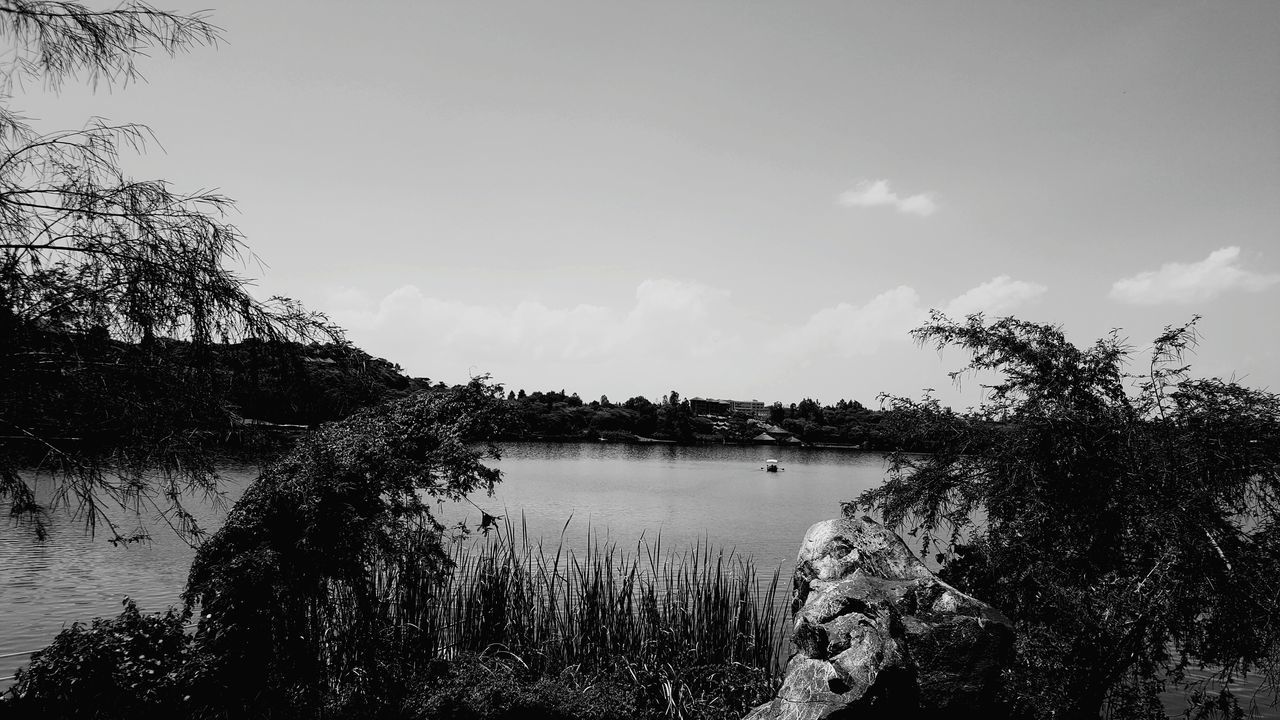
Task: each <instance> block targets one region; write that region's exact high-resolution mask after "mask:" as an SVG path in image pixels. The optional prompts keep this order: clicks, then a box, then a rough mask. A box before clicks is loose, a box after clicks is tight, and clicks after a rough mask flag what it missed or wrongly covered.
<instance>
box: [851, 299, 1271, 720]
mask: <svg viewBox="0 0 1280 720" xmlns="http://www.w3.org/2000/svg"><path fill="white" fill-rule="evenodd" d="M915 335H916V337H917V338H918V339H919V340H920V341H921V342H922V343H923V342H931V343H936V344H937V346H938V347H939V348H941V347H945V346H955V347H959V348H962V349H964V350H966V351H968V352H969V353H971V355H972V358H971V360H970V362H969V363H968V365H967V367H966V368H965V371H973V372H990V371H994V372H995V373H997V374H998V379H997V381H996V382H995V383H994V384H993V385H991V386H990V387H989V388H988V393H989V395H988V399H987V400H986V402H985V403H984V404H983V405H982V406H981V407H979V408H978V409H976V410H972V411H969V412H966V413H955V412H952V411H951V410H950V409H946V408H942V407H940V406H939V404H938V402H937V401H936V400H933V399H928V398H926V399H925V400H923V401H912V400H907V399H901V398H894V399H892V400H891V403H892V406H893V407H894V409H895V410H897V411H898V417H899V418H900V419H901V420H902V421H903V422H902V423H901V425H900V427H899V429H898V432H902V433H916V434H918V436H919V437H920V438H921V439H923V440H926V441H928V442H931V443H934V444H935V446H936V447H937V452H936V453H935V454H932V455H928V456H911V455H907V454H903V453H898V454H896V455H894V456H893V458H892V464H891V472H890V478H889V480H888V481H887V482H886V483H885V484H884V485H882V486H881V487H878V488H875V489H873V490H869V491H867V492H865V493H864V494H863V495H862V496H860V497H859V498H858V499H857V501H856V503H855V505H856V507H855V508H851V510H858V509H863V510H874V511H878V512H879V513H880V514H881V515H882V516H883V517H884V518H885V520H886V521H887V522H889V523H890V524H892V525H896V526H900V527H905V528H907V529H908V530H909V531H910V532H911V534H912V535H914V536H917V537H918V538H919V539H920V542H921V547H922V548H923V549H924V550H925V551H926V552H929V551H932V550H940V551H941V552H940V555H939V559H940V561H943V562H944V563H945V564H944V566H943V570H944V573H943V574H944V577H946V578H948V579H949V580H950V581H952V582H954V583H956V584H957V585H959V586H960V587H962V588H964V589H966V590H968V591H969V592H972V593H973V594H975V595H976V596H978V597H981V598H982V599H984V600H986V601H988V602H990V603H992V604H993V605H995V606H997V607H999V608H1000V609H1001V610H1003V611H1004V612H1005V613H1007V614H1008V615H1009V616H1010V617H1011V618H1013V619H1014V620H1015V623H1016V626H1017V631H1018V665H1017V668H1016V673H1015V675H1016V684H1015V687H1016V689H1017V693H1018V697H1017V698H1016V701H1017V703H1018V704H1019V706H1020V707H1021V709H1022V711H1023V712H1024V713H1025V714H1026V715H1027V716H1028V717H1059V718H1085V717H1089V718H1096V717H1098V715H1099V713H1100V712H1101V711H1102V710H1103V709H1104V708H1108V709H1109V710H1110V711H1112V712H1113V713H1114V716H1116V717H1131V718H1144V717H1150V718H1157V717H1159V718H1162V717H1164V715H1163V710H1162V709H1161V706H1160V703H1159V699H1158V697H1157V695H1158V693H1159V692H1160V690H1161V689H1162V688H1163V687H1165V686H1177V685H1180V684H1184V679H1185V678H1186V676H1185V675H1184V671H1186V670H1187V669H1188V668H1192V667H1203V666H1204V665H1206V664H1208V666H1209V668H1210V671H1211V672H1212V673H1213V674H1214V675H1216V676H1217V677H1218V678H1220V679H1224V680H1225V679H1232V678H1239V677H1241V676H1242V675H1243V674H1245V673H1258V674H1260V675H1261V676H1262V678H1263V680H1264V682H1265V684H1266V686H1267V687H1269V688H1270V689H1271V690H1272V691H1274V689H1275V688H1276V681H1277V670H1278V669H1280V665H1277V660H1278V659H1280V650H1278V649H1280V625H1277V622H1276V619H1277V618H1280V580H1278V579H1277V576H1276V573H1275V568H1276V567H1280V523H1278V522H1277V520H1278V519H1280V514H1278V512H1277V511H1278V510H1280V505H1278V504H1277V503H1278V502H1280V397H1278V396H1277V395H1275V394H1272V393H1269V392H1265V391H1260V390H1253V389H1249V388H1246V387H1243V386H1241V385H1239V384H1237V383H1235V382H1227V381H1223V380H1218V379H1197V378H1193V377H1191V376H1190V374H1189V369H1188V367H1187V366H1186V365H1185V364H1183V355H1184V353H1185V352H1186V351H1188V350H1189V349H1191V348H1192V347H1194V345H1195V342H1196V334H1195V325H1194V321H1193V322H1192V323H1189V324H1187V325H1184V326H1181V327H1172V328H1168V329H1167V330H1166V332H1165V333H1163V334H1162V335H1161V336H1160V337H1159V338H1157V339H1156V341H1155V343H1154V345H1153V348H1152V352H1151V359H1150V362H1149V364H1148V365H1147V367H1146V368H1145V373H1144V374H1143V375H1141V376H1138V377H1134V376H1131V375H1128V374H1127V373H1126V367H1127V364H1128V361H1129V360H1130V358H1131V357H1132V354H1133V352H1132V350H1131V348H1129V347H1128V346H1126V345H1125V344H1124V343H1123V342H1122V341H1121V340H1120V339H1119V338H1118V336H1116V335H1115V334H1114V333H1113V334H1112V335H1110V336H1108V337H1106V338H1103V339H1102V340H1099V341H1098V342H1097V343H1095V344H1094V345H1092V346H1091V347H1088V348H1085V349H1081V348H1077V347H1076V346H1074V345H1072V344H1071V343H1070V342H1068V341H1067V340H1066V338H1065V337H1064V335H1063V333H1062V331H1061V330H1060V329H1058V328H1056V327H1052V326H1046V325H1039V324H1034V323H1028V322H1023V321H1019V320H1016V319H1013V318H1006V319H1003V320H998V321H995V322H992V323H990V324H987V323H986V322H985V321H984V319H983V318H982V317H981V316H980V315H979V316H971V317H969V318H968V319H967V320H966V321H963V322H955V321H952V320H949V319H948V318H946V317H944V316H941V315H937V314H935V315H934V316H933V317H932V319H931V320H930V322H928V323H927V324H925V325H924V326H922V327H921V328H919V329H918V330H916V331H915ZM962 372H964V371H962ZM958 376H959V374H957V375H955V377H958ZM1201 699H1202V701H1203V702H1202V704H1201V705H1200V707H1199V708H1198V711H1206V712H1207V711H1208V710H1210V709H1213V708H1214V707H1217V708H1219V709H1221V708H1223V707H1225V708H1227V709H1228V710H1232V709H1233V708H1235V707H1236V705H1237V699H1236V698H1234V697H1232V696H1231V694H1230V691H1229V690H1223V691H1222V692H1221V693H1220V694H1219V695H1218V696H1216V697H1213V698H1203V697H1202V698H1201ZM1246 702H1247V699H1246ZM1233 711H1234V710H1233Z"/></svg>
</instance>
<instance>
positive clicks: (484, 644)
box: [378, 516, 786, 673]
mask: <svg viewBox="0 0 1280 720" xmlns="http://www.w3.org/2000/svg"><path fill="white" fill-rule="evenodd" d="M571 520H572V518H571ZM568 525H569V523H568V522H566V523H565V529H566V530H567V528H568ZM564 538H565V532H564V530H562V531H561V535H560V539H559V541H558V543H557V544H556V546H555V547H554V548H548V547H546V546H544V545H543V543H542V541H541V540H538V541H533V540H531V539H530V537H529V534H528V527H527V524H526V523H525V520H524V518H523V516H522V517H521V520H520V524H519V526H518V527H517V526H515V525H514V524H513V523H512V522H511V521H509V520H508V521H506V522H505V523H504V524H503V525H502V526H500V527H498V528H497V530H496V531H495V532H494V533H493V534H492V535H490V536H488V537H486V538H483V539H480V540H479V541H473V542H471V543H465V542H455V543H453V544H452V545H451V547H450V555H451V557H452V559H453V562H454V568H453V569H452V571H447V572H438V571H437V572H430V571H425V570H422V569H419V568H415V567H413V565H412V564H407V565H401V566H400V567H398V568H390V567H384V568H380V569H379V570H378V583H379V589H380V595H381V596H382V597H383V598H384V608H383V612H384V623H385V624H384V627H392V628H395V629H396V632H397V635H398V639H400V640H401V641H402V642H404V643H405V644H406V649H407V650H408V649H410V648H409V646H413V647H412V650H413V652H414V653H415V654H417V655H419V656H427V657H432V656H434V657H445V658H447V657H450V656H452V655H454V654H457V653H467V652H478V653H486V652H487V653H505V654H508V655H510V656H514V657H516V658H518V659H519V660H520V662H522V663H523V664H525V665H526V666H528V667H529V668H530V669H535V670H543V671H552V672H558V671H560V670H563V669H565V668H570V667H598V666H603V665H610V664H614V663H616V662H617V661H618V659H619V658H625V659H627V661H628V662H630V663H633V664H655V663H656V664H661V663H671V662H673V660H674V659H676V658H678V659H679V660H680V661H681V662H682V663H685V664H690V665H718V664H720V665H722V664H740V665H745V666H748V667H752V668H759V669H761V670H764V671H766V672H769V673H772V672H773V671H774V670H776V668H777V667H778V665H779V664H780V662H781V660H782V659H783V658H782V653H783V652H784V644H785V642H786V638H785V635H784V632H783V611H782V609H781V608H780V606H779V602H778V600H779V598H778V596H777V593H778V584H779V578H780V571H781V568H778V569H775V570H774V572H773V573H772V575H771V576H769V577H767V578H762V577H760V576H759V574H758V573H757V571H756V568H755V565H754V563H753V562H752V560H751V559H750V558H748V557H743V556H740V555H737V554H736V553H735V552H734V551H732V550H730V551H728V552H726V551H725V550H724V549H717V548H714V547H713V546H712V545H711V544H710V543H708V542H697V543H694V544H693V545H692V546H690V547H687V548H684V549H682V550H679V551H675V552H667V553H664V551H663V546H662V539H661V536H659V537H658V538H657V539H656V540H655V541H654V542H652V543H649V542H647V541H645V540H644V539H643V538H642V539H641V540H640V541H639V542H637V544H636V547H635V549H634V551H631V552H627V551H624V550H623V549H622V548H620V547H619V546H618V545H617V544H616V543H614V542H609V541H607V540H601V539H600V537H599V536H598V534H593V533H591V532H590V531H588V538H587V544H586V547H585V549H583V552H582V553H581V554H579V553H578V552H576V551H575V550H574V549H572V548H567V547H566V546H565V541H564ZM433 541H434V540H433V539H432V538H430V537H428V536H425V535H424V537H423V542H433ZM411 555H412V553H411Z"/></svg>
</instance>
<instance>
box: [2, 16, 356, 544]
mask: <svg viewBox="0 0 1280 720" xmlns="http://www.w3.org/2000/svg"><path fill="white" fill-rule="evenodd" d="M0 34H3V35H4V36H5V37H6V38H7V39H8V40H9V41H10V42H11V44H12V46H13V55H12V56H11V57H12V59H10V60H9V61H8V63H7V64H5V65H3V66H0V72H2V73H3V75H4V77H3V81H4V82H5V84H6V87H13V86H14V85H16V84H18V83H19V82H20V81H21V80H23V79H32V80H35V79H38V80H40V81H42V82H43V83H45V84H46V85H47V86H49V87H50V88H52V89H57V88H58V87H60V86H61V84H62V83H63V82H64V81H65V80H66V79H68V78H71V79H84V80H87V81H88V82H90V83H92V84H95V85H96V84H98V83H105V84H108V85H110V84H122V83H126V82H128V81H130V80H134V79H137V78H139V77H140V76H139V73H138V70H137V68H136V66H135V60H136V59H137V58H138V57H139V56H140V55H143V54H145V52H146V50H147V49H149V48H159V49H161V50H163V51H165V52H167V53H169V54H174V53H176V52H178V51H180V50H186V49H188V48H190V47H193V46H196V45H212V44H215V43H216V42H217V40H218V37H219V35H218V29H217V28H216V27H214V26H213V25H212V24H210V23H209V22H208V21H207V20H206V19H205V17H204V16H203V15H202V14H199V13H197V14H192V15H179V14H173V13H168V12H162V11H159V10H156V9H155V8H153V7H151V6H150V5H147V4H145V3H141V2H126V3H125V4H123V5H120V6H119V7H117V8H116V9H113V10H105V11H92V10H89V9H87V8H85V7H84V6H82V5H80V4H78V3H73V2H37V1H35V0H5V1H3V2H0ZM10 100H11V98H10V97H8V96H5V97H3V99H2V100H0V500H3V501H6V502H7V503H8V505H9V512H10V515H11V516H13V517H15V518H19V519H24V520H29V521H31V522H32V523H33V524H34V528H35V530H36V532H37V533H38V534H40V535H41V536H43V534H44V532H45V518H46V515H47V513H48V512H49V511H50V510H52V509H58V508H64V509H68V510H70V511H72V512H74V513H76V514H78V515H79V516H80V517H82V518H83V519H84V521H85V523H86V526H87V528H88V529H89V530H90V531H92V530H93V529H94V528H95V527H97V526H98V525H100V524H105V525H106V527H107V529H108V531H109V533H110V535H109V537H110V539H111V540H113V541H128V540H134V539H139V538H141V537H142V536H143V535H144V534H145V533H143V532H132V533H131V532H129V531H127V530H126V529H123V528H121V527H120V526H118V524H117V523H116V522H115V521H113V520H112V518H111V516H110V515H109V514H108V513H107V511H106V510H107V507H108V505H109V504H112V503H114V504H118V505H120V506H122V507H130V508H133V509H134V510H135V511H141V510H143V509H146V510H152V511H155V512H156V513H158V514H160V515H161V516H162V517H163V518H164V519H165V520H166V521H168V522H169V523H170V524H171V525H172V526H173V527H174V528H175V529H176V530H179V531H180V532H182V533H184V534H187V535H198V534H199V533H200V528H198V527H197V526H196V525H195V524H194V521H193V519H192V517H191V515H190V514H189V513H187V512H186V511H185V509H184V508H183V506H182V497H183V495H184V494H186V493H188V492H190V491H193V490H203V491H209V492H212V491H216V489H217V482H216V480H217V478H216V474H215V472H214V470H213V465H212V462H211V460H210V458H209V456H208V454H207V453H206V452H205V451H206V450H207V448H208V444H209V443H208V441H209V440H210V438H211V436H212V434H213V433H215V432H217V433H223V434H225V433H226V432H228V431H230V430H232V429H234V417H233V416H232V415H231V414H230V413H229V412H228V408H227V405H226V403H225V402H224V399H223V398H222V397H221V396H220V394H219V391H218V388H217V386H216V383H215V382H214V381H213V378H212V376H211V374H210V373H209V372H208V368H209V363H208V362H207V359H206V358H204V357H202V354H201V352H200V349H201V348H202V347H208V346H209V345H210V344H212V343H214V342H219V341H221V342H226V341H230V340H235V339H241V338H246V337H260V338H266V339H294V340H315V339H325V340H340V339H341V336H340V333H339V331H338V330H337V329H336V328H335V327H332V326H331V325H329V324H328V323H327V321H326V320H325V319H324V318H323V317H322V316H319V315H317V314H314V313H308V312H306V311H305V310H304V309H303V308H302V307H301V306H299V305H298V304H296V303H294V302H292V301H290V300H288V299H285V298H271V299H270V300H267V301H259V300H257V299H255V298H254V297H253V296H252V295H251V294H250V293H249V291H248V288H247V283H246V280H245V279H244V278H242V277H240V276H239V275H237V274H236V273H234V272H232V271H231V270H229V269H228V267H227V266H228V265H229V264H232V263H237V262H244V261H245V260H247V259H249V255H248V252H247V250H246V248H245V246H244V243H243V238H242V236H241V234H240V233H239V231H238V230H237V229H236V228H235V226H234V225H231V224H229V223H228V222H226V220H225V214H226V212H227V210H228V209H229V208H230V200H228V199H227V198H225V197H222V196H220V195H217V194H213V193H207V192H196V193H182V192H179V191H176V190H174V189H172V188H171V187H170V186H169V185H168V183H166V182H164V181H162V180H144V181H139V180H134V179H132V178H129V177H128V176H126V175H125V173H124V171H123V170H122V169H121V168H120V165H119V158H120V152H121V151H122V150H143V149H144V148H145V146H146V143H147V141H148V140H149V139H150V137H151V134H150V131H149V130H148V129H147V128H146V127H144V126H141V125H132V124H125V125H109V124H106V123H104V122H102V121H100V120H92V121H90V122H89V124H88V125H87V126H86V127H85V128H84V129H82V130H70V131H59V132H53V133H45V134H41V133H37V132H36V131H35V130H33V129H32V128H31V127H29V126H28V125H27V124H25V123H24V122H23V121H22V119H21V118H20V117H19V115H18V113H17V112H16V111H15V110H14V109H13V108H12V107H11V106H10ZM172 340H183V341H186V343H188V344H187V345H182V346H178V345H175V344H174V343H173V342H171V341H172ZM24 466H26V467H32V466H38V467H39V468H40V469H42V470H44V471H47V472H49V473H51V474H52V475H53V476H54V478H55V482H56V489H55V490H54V491H53V493H52V495H51V496H50V497H47V498H44V497H39V496H37V494H36V493H35V491H34V489H33V488H32V486H31V483H30V482H29V479H30V478H29V476H28V475H24V473H20V472H19V468H20V467H24Z"/></svg>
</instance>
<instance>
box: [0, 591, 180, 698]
mask: <svg viewBox="0 0 1280 720" xmlns="http://www.w3.org/2000/svg"><path fill="white" fill-rule="evenodd" d="M189 618H190V616H189V615H188V614H186V613H180V612H178V611H177V610H174V609H173V608H170V609H169V610H167V611H166V612H163V613H157V614H154V615H143V614H142V613H140V612H139V611H138V606H137V604H136V603H134V601H133V600H130V599H128V598H126V599H125V601H124V612H122V613H120V616H119V617H117V618H115V619H104V618H96V619H94V621H93V623H92V624H91V625H89V626H88V627H86V626H85V625H84V624H83V623H75V624H74V625H72V626H71V627H69V628H67V629H66V630H63V631H62V632H60V633H58V635H57V637H55V638H54V640H53V644H51V645H50V646H49V647H47V648H45V649H44V650H41V651H39V652H37V653H35V654H34V655H32V656H31V664H30V666H29V667H27V668H25V669H22V670H19V671H18V673H17V679H16V682H15V684H14V687H13V688H12V690H11V693H12V694H13V702H12V703H11V706H10V708H9V710H10V711H11V714H12V716H17V717H30V718H37V717H38V718H95V719H103V720H105V719H107V718H131V719H136V718H140V717H165V716H168V717H180V716H186V715H188V713H187V712H185V711H184V709H183V703H184V698H185V697H186V693H185V690H184V687H185V684H186V683H185V681H184V678H185V675H186V673H185V670H186V667H187V665H188V662H189V661H190V659H191V656H192V651H193V650H192V641H191V638H190V637H188V636H187V635H186V633H184V632H183V627H184V626H185V625H186V623H187V621H188V620H189Z"/></svg>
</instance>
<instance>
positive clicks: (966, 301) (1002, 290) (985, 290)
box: [942, 275, 1049, 318]
mask: <svg viewBox="0 0 1280 720" xmlns="http://www.w3.org/2000/svg"><path fill="white" fill-rule="evenodd" d="M1048 289H1049V288H1047V287H1045V286H1044V285H1041V284H1039V283H1033V282H1026V281H1024V280H1014V279H1013V278H1011V277H1009V276H1008V275H1001V276H999V277H997V278H994V279H992V280H989V281H987V282H984V283H982V284H981V285H979V286H977V287H975V288H973V289H972V290H968V291H966V292H965V293H964V294H962V295H960V296H958V297H956V298H955V299H953V300H952V301H951V302H949V303H947V304H946V305H945V306H944V307H943V308H942V311H943V312H945V313H946V314H947V315H950V316H951V317H953V318H962V317H965V316H966V315H971V314H973V313H976V312H983V313H987V314H989V315H1004V314H1007V313H1009V312H1010V311H1012V310H1013V309H1014V308H1016V307H1018V306H1019V305H1022V304H1024V303H1026V302H1029V301H1031V300H1035V299H1037V298H1039V297H1040V296H1041V295H1043V294H1044V293H1045V292H1046V291H1047V290H1048Z"/></svg>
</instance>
